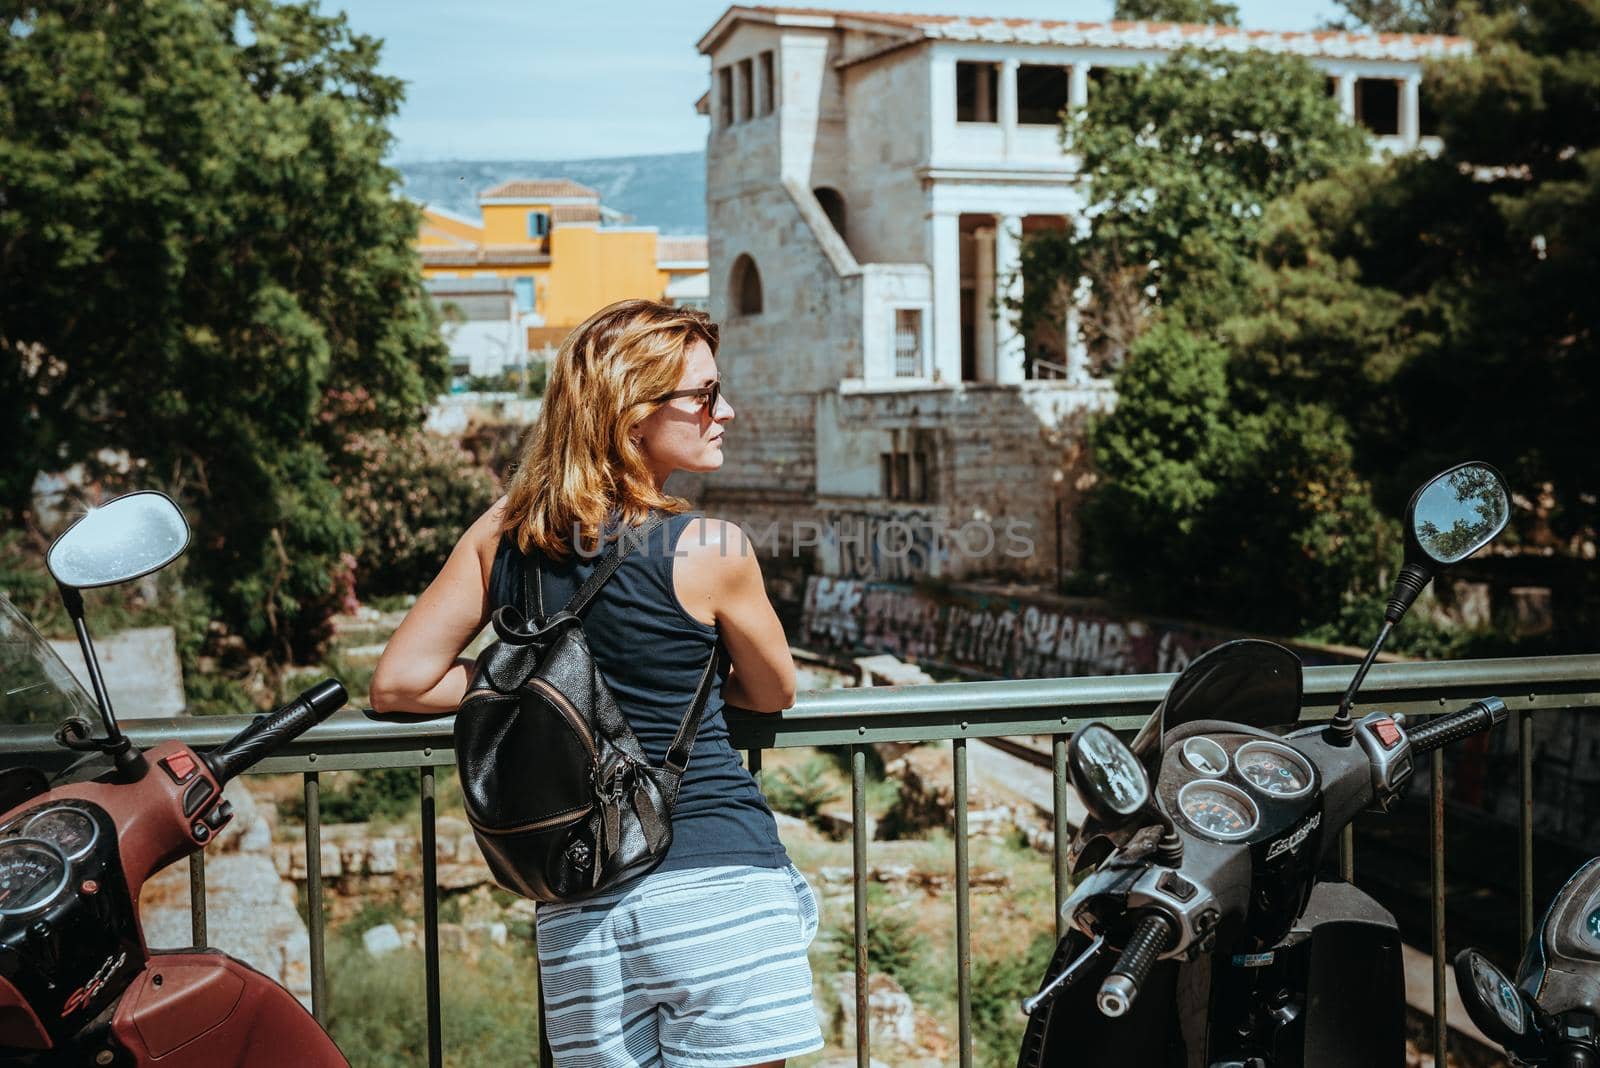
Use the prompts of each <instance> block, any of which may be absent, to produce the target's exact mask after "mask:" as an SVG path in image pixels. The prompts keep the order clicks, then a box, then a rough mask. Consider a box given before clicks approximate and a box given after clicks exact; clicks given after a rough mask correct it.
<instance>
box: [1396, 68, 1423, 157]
mask: <svg viewBox="0 0 1600 1068" xmlns="http://www.w3.org/2000/svg"><path fill="white" fill-rule="evenodd" d="M1421 91H1422V75H1420V74H1408V75H1406V77H1404V78H1403V79H1401V81H1400V140H1401V142H1402V143H1403V144H1404V145H1405V146H1406V147H1407V148H1416V147H1417V131H1418V130H1419V129H1420V128H1421V125H1422V100H1421Z"/></svg>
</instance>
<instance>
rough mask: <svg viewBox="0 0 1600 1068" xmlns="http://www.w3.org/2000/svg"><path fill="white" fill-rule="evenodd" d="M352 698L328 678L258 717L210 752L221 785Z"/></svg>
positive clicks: (341, 686) (207, 762) (209, 757)
mask: <svg viewBox="0 0 1600 1068" xmlns="http://www.w3.org/2000/svg"><path fill="white" fill-rule="evenodd" d="M348 697H349V695H348V694H346V693H345V689H344V686H343V684H341V683H340V682H339V680H338V679H324V680H322V681H321V682H319V683H317V684H316V685H315V686H313V687H311V688H310V689H309V690H306V691H305V692H304V693H302V694H301V695H300V696H299V697H296V698H295V699H294V700H293V701H290V702H289V703H288V704H286V705H284V706H283V707H282V708H280V709H277V710H276V711H274V712H273V713H272V714H271V715H270V716H268V717H267V718H266V719H265V720H262V719H259V718H258V719H257V720H256V721H254V722H252V723H251V724H250V725H249V726H248V727H246V728H245V729H244V730H242V731H240V732H239V733H238V734H236V735H234V736H233V737H232V738H230V739H228V740H227V741H226V742H223V743H222V744H221V745H219V746H217V747H216V748H215V749H213V750H212V751H211V752H210V753H208V754H207V755H206V764H207V765H208V766H209V767H210V768H211V773H212V774H213V775H215V776H216V777H217V784H218V785H222V784H224V783H226V782H227V781H228V780H229V779H232V778H233V777H234V776H236V775H239V774H241V773H242V772H245V771H248V770H249V769H250V768H251V767H252V766H254V765H255V764H256V763H257V762H258V761H260V760H261V759H262V758H263V757H266V756H268V755H270V754H271V753H272V752H273V751H274V750H276V749H278V748H280V747H281V746H283V745H284V743H286V742H289V741H292V740H293V739H295V738H298V737H299V736H300V735H302V734H304V733H305V732H306V731H307V730H309V729H310V728H312V727H314V726H316V725H317V724H318V723H321V722H322V721H323V720H325V719H327V718H328V717H329V716H331V715H333V714H334V713H335V712H337V711H339V709H341V708H343V707H344V703H345V701H346V700H347V699H348Z"/></svg>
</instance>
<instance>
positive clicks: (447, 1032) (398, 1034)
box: [328, 939, 539, 1068]
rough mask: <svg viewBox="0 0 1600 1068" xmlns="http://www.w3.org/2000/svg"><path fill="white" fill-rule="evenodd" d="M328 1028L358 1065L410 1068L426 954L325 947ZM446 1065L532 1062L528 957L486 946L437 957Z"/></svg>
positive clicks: (535, 1005) (532, 982) (534, 988)
mask: <svg viewBox="0 0 1600 1068" xmlns="http://www.w3.org/2000/svg"><path fill="white" fill-rule="evenodd" d="M328 994H329V998H328V1031H329V1033H330V1034H332V1035H333V1038H334V1041H335V1042H337V1043H338V1044H339V1048H340V1049H341V1050H343V1051H344V1053H345V1054H346V1055H347V1056H348V1057H350V1062H351V1064H352V1065H354V1066H355V1068H413V1066H414V1065H416V1064H417V1063H418V1058H419V1054H420V1051H422V1050H424V1049H426V1048H427V1033H428V1032H427V1028H428V1023H427V1014H426V1013H425V1012H424V1011H423V1006H424V1005H425V1000H424V990H423V960H422V954H421V953H420V952H419V951H415V950H411V951H407V950H396V951H395V952H393V953H390V954H387V955H385V956H384V957H383V958H382V960H381V961H376V960H374V959H373V958H372V957H370V956H368V955H367V953H366V951H365V950H364V949H362V948H361V945H360V941H359V939H357V940H356V941H354V942H352V941H350V940H347V939H339V940H336V941H333V942H331V943H330V944H329V946H328ZM439 997H440V1010H441V1016H442V1019H443V1035H442V1039H443V1046H444V1063H445V1064H446V1065H448V1066H450V1068H476V1066H479V1065H486V1064H496V1065H502V1064H503V1065H515V1064H528V1065H531V1064H537V1063H538V1061H539V981H538V976H537V970H536V969H535V967H534V965H533V962H532V961H531V960H527V959H525V958H519V957H517V956H516V955H514V954H512V953H509V952H487V951H486V952H484V953H483V954H481V955H480V956H479V958H478V960H477V962H476V963H473V962H469V961H465V960H460V959H457V958H455V957H451V956H446V957H444V958H443V959H442V960H441V961H440V983H439Z"/></svg>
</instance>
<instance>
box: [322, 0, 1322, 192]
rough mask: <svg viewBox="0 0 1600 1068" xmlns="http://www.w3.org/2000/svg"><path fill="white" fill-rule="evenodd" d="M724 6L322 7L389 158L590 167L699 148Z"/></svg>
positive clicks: (684, 2) (1040, 5)
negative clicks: (393, 99)
mask: <svg viewBox="0 0 1600 1068" xmlns="http://www.w3.org/2000/svg"><path fill="white" fill-rule="evenodd" d="M1237 2H1238V5H1239V9H1240V13H1241V18H1242V21H1243V23H1244V25H1246V26H1248V27H1251V28H1258V29H1281V30H1308V29H1313V28H1315V27H1317V26H1319V25H1321V24H1323V23H1325V22H1327V21H1328V20H1329V19H1332V18H1335V17H1337V16H1338V15H1339V14H1340V13H1341V10H1340V9H1339V8H1338V6H1337V5H1336V4H1335V3H1334V2H1333V0H1237ZM728 6H729V5H728V4H727V3H726V2H723V0H665V2H663V0H451V2H450V3H449V4H440V3H438V2H437V0H426V2H424V0H322V7H323V10H325V11H335V10H343V11H344V12H346V14H347V15H348V16H349V18H350V23H351V25H352V26H353V27H354V28H355V29H356V30H357V31H358V32H361V33H365V34H369V35H372V36H375V37H379V38H382V39H383V41H384V42H385V44H384V49H383V59H382V62H381V64H380V66H381V68H382V70H383V71H384V72H385V73H387V74H391V75H395V76H397V77H399V78H402V79H404V80H405V81H406V82H407V86H406V103H405V105H404V106H403V108H402V109H401V112H400V115H399V117H398V119H397V120H396V121H395V123H394V127H393V129H394V133H395V146H394V149H393V152H392V158H393V159H394V160H395V161H396V162H400V163H410V162H417V161H423V160H443V159H475V160H496V159H520V160H527V159H546V160H563V159H589V158H594V157H602V156H634V155H646V154H653V153H658V152H690V151H695V150H698V149H703V148H704V147H705V141H706V131H707V127H706V122H707V120H706V119H705V118H703V117H701V116H699V115H696V114H695V111H694V102H695V100H697V99H698V98H699V97H700V94H701V93H703V92H705V90H706V86H707V84H708V79H709V75H708V71H707V61H706V57H704V56H702V55H700V54H699V53H698V52H697V51H696V50H695V42H696V41H698V40H699V39H700V37H701V36H702V35H703V34H704V33H705V32H706V31H707V30H709V29H710V28H711V26H712V25H713V24H714V23H715V22H716V21H717V18H718V16H720V15H721V14H722V13H723V12H724V11H725V10H727V8H728ZM813 6H818V7H823V6H826V7H830V8H834V9H840V10H864V11H916V12H918V13H920V14H956V15H974V14H982V15H1005V16H1013V17H1018V18H1053V19H1082V20H1084V21H1100V20H1104V19H1107V18H1109V17H1110V14H1111V0H905V2H904V3H897V2H895V0H865V2H860V0H857V2H852V0H839V2H832V3H822V2H819V0H813Z"/></svg>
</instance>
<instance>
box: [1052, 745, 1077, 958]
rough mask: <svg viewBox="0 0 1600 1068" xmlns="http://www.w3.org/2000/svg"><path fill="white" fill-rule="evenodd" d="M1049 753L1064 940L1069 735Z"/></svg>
mask: <svg viewBox="0 0 1600 1068" xmlns="http://www.w3.org/2000/svg"><path fill="white" fill-rule="evenodd" d="M1050 751H1051V752H1050V755H1051V758H1052V762H1053V764H1054V766H1053V767H1052V769H1051V772H1050V785H1051V787H1052V792H1053V794H1054V796H1053V798H1052V804H1053V805H1054V808H1055V862H1056V938H1057V939H1061V938H1065V937H1066V934H1067V921H1066V918H1065V917H1063V916H1062V915H1061V906H1062V905H1064V904H1066V902H1067V897H1068V892H1069V891H1070V890H1071V886H1070V885H1069V883H1070V881H1071V874H1070V873H1069V872H1068V871H1067V853H1068V852H1069V851H1070V849H1071V846H1072V839H1071V835H1069V834H1068V833H1067V736H1066V735H1065V734H1057V735H1054V736H1052V738H1051V741H1050Z"/></svg>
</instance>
